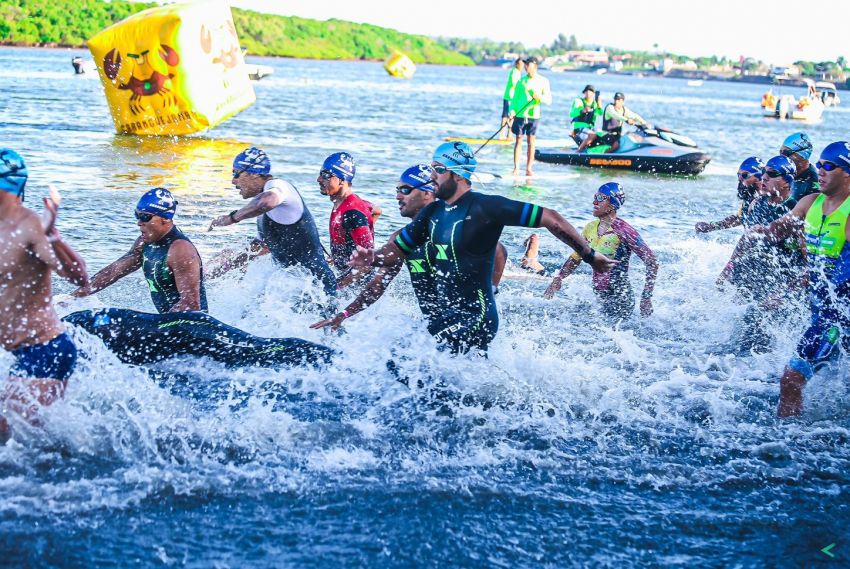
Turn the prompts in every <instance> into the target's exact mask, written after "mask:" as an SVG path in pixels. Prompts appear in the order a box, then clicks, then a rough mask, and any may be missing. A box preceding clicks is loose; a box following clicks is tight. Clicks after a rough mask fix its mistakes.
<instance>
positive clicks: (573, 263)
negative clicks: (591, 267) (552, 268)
mask: <svg viewBox="0 0 850 569" xmlns="http://www.w3.org/2000/svg"><path fill="white" fill-rule="evenodd" d="M580 264H581V259H576V258H575V257H573V256H572V255H570V257H569V258H568V259H567V260H566V261H564V265H563V266H562V267H561V270H560V271H558V274H557V275H555V278H553V279H552V282H551V283H549V286H548V287H546V291H545V292H544V293H543V298H545V299H547V300H551V299H552V297H554V296H555V293H556V292H558V291H559V290H561V285H562V284H563V282H564V279H565V278H567V277H568V276H570V275H571V274H573V271H575V270H576V269H577V268H578V266H579V265H580Z"/></svg>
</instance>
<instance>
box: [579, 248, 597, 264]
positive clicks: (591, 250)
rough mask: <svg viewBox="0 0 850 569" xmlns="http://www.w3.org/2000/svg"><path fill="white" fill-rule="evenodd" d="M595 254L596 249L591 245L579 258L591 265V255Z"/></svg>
mask: <svg viewBox="0 0 850 569" xmlns="http://www.w3.org/2000/svg"><path fill="white" fill-rule="evenodd" d="M595 255H596V251H595V250H594V249H593V247H591V248H590V252H589V253H587V254H585V255H582V256H581V260H582V261H584V262H585V263H587V264H588V265H592V264H593V257H594V256H595Z"/></svg>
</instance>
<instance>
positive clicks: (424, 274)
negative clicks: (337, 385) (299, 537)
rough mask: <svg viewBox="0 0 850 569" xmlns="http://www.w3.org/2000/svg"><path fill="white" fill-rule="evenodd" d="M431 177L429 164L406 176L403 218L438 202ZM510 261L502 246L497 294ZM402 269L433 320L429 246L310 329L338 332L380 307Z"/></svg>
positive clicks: (401, 188) (399, 192)
mask: <svg viewBox="0 0 850 569" xmlns="http://www.w3.org/2000/svg"><path fill="white" fill-rule="evenodd" d="M431 173H432V171H431V167H430V166H429V165H427V164H418V165H416V166H411V167H410V168H408V169H407V170H405V171H404V172H403V173H402V175H401V178H400V179H399V185H398V186H396V200H397V201H398V209H399V213H401V216H402V217H407V218H410V219H413V218H415V217H416V216H417V215H418V214H419V212H420V211H422V209H423V208H425V207H427V206H428V205H429V204H431V203H433V202H434V200H435V199H436V198H435V197H434V190H435V189H436V188H435V186H434V181H433V180H432V179H431ZM396 234H397V233H396ZM396 234H393V235H392V236H391V237H390V240H392V239H394V238H395V236H396ZM507 258H508V252H507V249H505V246H504V245H502V244H501V243H498V244H497V245H496V258H495V266H494V267H493V277H492V281H491V282H492V284H493V290H494V291H496V290H497V289H498V286H499V281H501V279H502V273H503V272H504V270H505V263H506V261H507ZM402 265H406V266H407V270H408V272H409V273H410V284H411V285H413V293H414V294H415V295H416V301H417V302H418V303H419V309H420V310H421V311H422V314H423V315H424V316H425V317H426V318H428V319H430V318H431V316H432V315H433V314H434V313H435V307H436V306H438V303H437V302H435V301H436V299H435V297H434V286H433V284H434V268H433V266H432V264H431V259H430V258H429V256H428V243H426V244H424V245H420V246H419V247H417V248H416V249H415V250H413V251H412V252H411V253H410V254H409V255H408V256H407V258H406V259H404V261H403V262H402V261H401V260H399V262H398V263H396V264H395V265H392V266H386V267H382V268H380V269H378V271H377V272H376V273H375V276H374V277H372V279H371V280H370V281H369V282H368V283H367V284H366V286H365V287H364V288H363V290H362V291H361V292H360V294H359V295H357V298H355V299H354V300H353V301H351V303H350V304H349V305H348V306H347V307H346V308H345V310H343V311H342V312H340V313H338V314H337V315H335V316H334V317H333V318H328V319H326V320H321V321H319V322H316V323H315V324H313V325H311V326H310V328H313V329H318V328H324V327H325V326H330V327H331V329H333V330H336V329H337V328H339V327H340V325H341V324H342V322H343V321H344V320H346V319H347V318H351V317H352V316H354V315H355V314H357V313H358V312H361V311H362V310H365V309H366V308H368V307H369V306H371V305H373V304H374V303H376V302H377V301H378V299H379V298H381V296H383V294H384V292H385V291H386V290H387V287H388V286H390V283H391V282H392V281H393V279H394V278H395V277H396V275H398V273H399V272H400V271H401V267H402Z"/></svg>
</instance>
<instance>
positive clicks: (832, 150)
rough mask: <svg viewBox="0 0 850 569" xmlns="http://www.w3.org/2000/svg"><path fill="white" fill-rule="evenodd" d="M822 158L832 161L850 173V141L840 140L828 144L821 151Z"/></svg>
mask: <svg viewBox="0 0 850 569" xmlns="http://www.w3.org/2000/svg"><path fill="white" fill-rule="evenodd" d="M820 159H821V160H825V161H827V162H832V163H833V164H835V165H836V166H839V167H841V169H842V170H844V171H845V172H847V173H848V174H850V142H845V141H843V140H840V141H838V142H833V143H832V144H829V145H827V147H826V148H824V149H823V150H822V151H821V153H820Z"/></svg>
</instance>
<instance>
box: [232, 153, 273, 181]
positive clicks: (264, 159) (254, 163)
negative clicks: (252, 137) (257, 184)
mask: <svg viewBox="0 0 850 569" xmlns="http://www.w3.org/2000/svg"><path fill="white" fill-rule="evenodd" d="M271 170H272V163H271V162H270V161H269V157H268V156H267V155H266V153H265V152H263V151H262V150H260V149H259V148H257V147H256V146H252V147H251V148H246V149H245V150H243V151H242V152H240V153H239V154H237V155H236V158H234V159H233V172H234V174H235V173H236V172H247V173H249V174H261V175H264V176H265V175H268V173H269V172H271Z"/></svg>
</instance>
